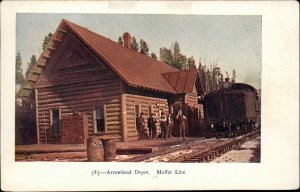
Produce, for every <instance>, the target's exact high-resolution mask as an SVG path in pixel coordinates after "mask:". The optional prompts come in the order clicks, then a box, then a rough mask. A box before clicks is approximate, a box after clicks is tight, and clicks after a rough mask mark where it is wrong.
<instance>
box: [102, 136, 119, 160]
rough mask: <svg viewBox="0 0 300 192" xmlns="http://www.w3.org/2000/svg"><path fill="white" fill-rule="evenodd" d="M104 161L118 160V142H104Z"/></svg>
mask: <svg viewBox="0 0 300 192" xmlns="http://www.w3.org/2000/svg"><path fill="white" fill-rule="evenodd" d="M103 147H104V161H114V160H115V158H116V142H115V141H114V140H112V139H111V140H103Z"/></svg>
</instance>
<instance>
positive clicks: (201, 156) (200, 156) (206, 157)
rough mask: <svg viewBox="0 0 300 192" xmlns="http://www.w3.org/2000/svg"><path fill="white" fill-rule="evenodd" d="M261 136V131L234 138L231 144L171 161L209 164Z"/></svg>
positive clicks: (224, 144) (230, 141)
mask: <svg viewBox="0 0 300 192" xmlns="http://www.w3.org/2000/svg"><path fill="white" fill-rule="evenodd" d="M259 134H260V131H255V132H252V133H248V134H246V135H243V136H240V137H237V138H233V139H231V140H229V142H226V143H221V144H220V145H215V146H213V147H211V148H208V149H206V150H202V151H196V152H194V153H190V154H186V155H183V156H179V157H176V158H174V159H171V160H170V162H183V163H200V162H209V161H211V160H213V159H215V158H216V157H219V156H220V155H222V154H224V153H226V152H228V151H230V150H232V149H235V148H238V147H239V146H241V145H242V144H243V143H245V142H246V141H248V140H251V139H253V138H255V137H257V136H258V135H259Z"/></svg>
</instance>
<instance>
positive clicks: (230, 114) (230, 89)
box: [204, 80, 260, 137]
mask: <svg viewBox="0 0 300 192" xmlns="http://www.w3.org/2000/svg"><path fill="white" fill-rule="evenodd" d="M258 99H259V97H258V94H257V91H256V89H255V88H254V87H252V86H251V85H248V84H244V83H235V84H233V85H232V84H231V83H229V81H228V80H227V81H225V83H224V84H223V88H222V89H221V90H218V91H214V92H211V93H209V94H207V95H206V96H205V97H204V118H205V123H206V126H207V128H208V129H210V130H211V132H212V133H213V134H215V136H216V137H228V136H234V135H241V134H245V133H248V132H251V131H253V130H254V129H256V128H258V127H259V112H260V110H259V105H258Z"/></svg>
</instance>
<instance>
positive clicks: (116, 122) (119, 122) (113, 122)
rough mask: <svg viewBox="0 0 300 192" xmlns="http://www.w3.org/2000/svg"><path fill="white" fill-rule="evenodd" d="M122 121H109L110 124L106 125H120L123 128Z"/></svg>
mask: <svg viewBox="0 0 300 192" xmlns="http://www.w3.org/2000/svg"><path fill="white" fill-rule="evenodd" d="M121 124H122V123H121V121H109V122H106V125H108V126H109V125H119V126H121Z"/></svg>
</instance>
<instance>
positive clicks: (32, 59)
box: [25, 55, 36, 76]
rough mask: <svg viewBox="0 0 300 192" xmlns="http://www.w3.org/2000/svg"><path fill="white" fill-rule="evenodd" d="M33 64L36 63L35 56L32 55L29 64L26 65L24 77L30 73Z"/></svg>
mask: <svg viewBox="0 0 300 192" xmlns="http://www.w3.org/2000/svg"><path fill="white" fill-rule="evenodd" d="M35 63H36V57H35V55H32V56H31V58H30V63H27V70H26V73H25V75H26V76H27V75H28V74H29V73H30V71H31V69H32V67H33V65H34V64H35Z"/></svg>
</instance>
